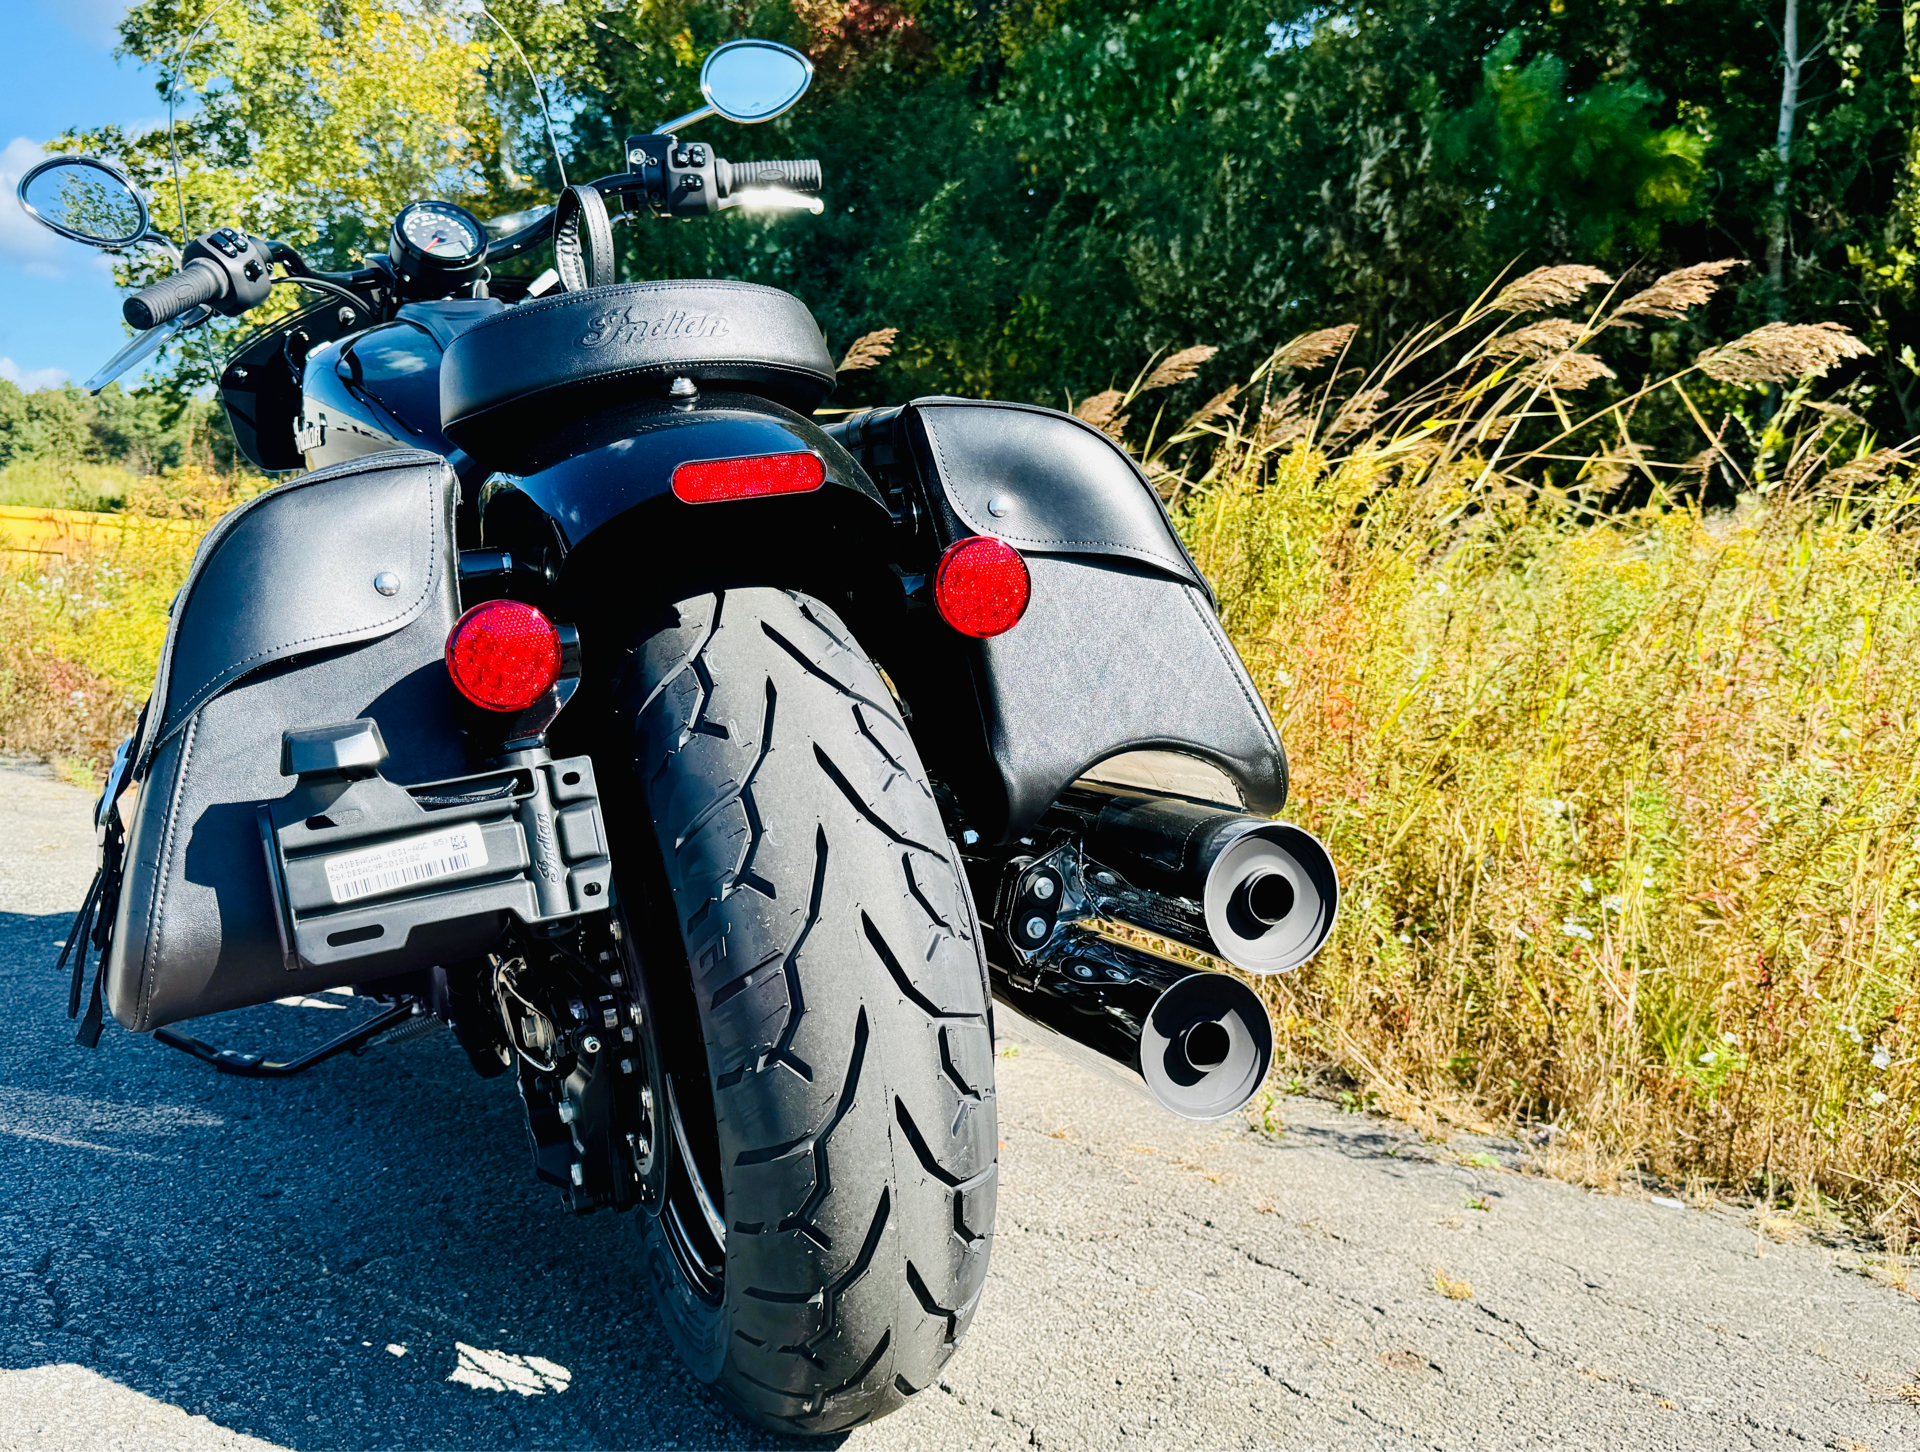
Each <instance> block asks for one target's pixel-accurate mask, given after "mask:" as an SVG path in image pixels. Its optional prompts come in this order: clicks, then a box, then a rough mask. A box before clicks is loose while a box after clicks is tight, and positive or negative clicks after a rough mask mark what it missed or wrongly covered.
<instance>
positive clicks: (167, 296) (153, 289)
mask: <svg viewBox="0 0 1920 1452" xmlns="http://www.w3.org/2000/svg"><path fill="white" fill-rule="evenodd" d="M226 295H227V279H226V274H224V273H223V272H221V271H220V269H219V268H217V267H215V266H214V265H213V264H212V263H211V262H208V261H207V260H206V259H205V258H203V257H197V258H195V259H194V260H193V261H192V262H189V263H188V264H187V265H186V266H185V267H183V268H181V269H180V270H179V271H178V272H176V273H174V274H173V276H171V277H163V278H161V279H160V280H159V281H158V282H153V283H148V284H147V286H145V287H143V288H141V289H140V291H138V292H136V293H135V294H134V295H133V296H132V297H130V298H128V299H127V300H126V302H125V304H123V305H122V307H121V309H120V315H121V316H122V317H124V318H125V319H126V320H127V321H128V322H129V323H132V324H133V326H134V327H136V328H139V329H141V330H142V331H143V332H144V331H145V330H146V329H148V328H157V327H159V326H160V325H161V324H162V323H170V322H172V321H173V320H174V319H175V318H177V317H179V316H180V314H182V313H184V312H186V311H187V310H188V309H190V308H197V307H199V306H200V304H202V303H210V302H218V301H219V300H220V299H221V298H223V297H225V296H226Z"/></svg>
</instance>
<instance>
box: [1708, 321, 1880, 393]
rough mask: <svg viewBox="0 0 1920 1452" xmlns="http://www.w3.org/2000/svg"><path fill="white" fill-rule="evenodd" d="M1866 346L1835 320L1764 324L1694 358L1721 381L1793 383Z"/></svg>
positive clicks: (1866, 349)
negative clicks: (1832, 321) (1827, 321)
mask: <svg viewBox="0 0 1920 1452" xmlns="http://www.w3.org/2000/svg"><path fill="white" fill-rule="evenodd" d="M1872 351H1873V350H1872V349H1871V348H1869V347H1868V346H1867V345H1866V344H1865V343H1863V342H1861V341H1860V340H1859V339H1858V338H1856V337H1854V336H1853V334H1852V333H1850V332H1848V331H1847V330H1846V329H1845V328H1843V327H1841V326H1840V324H1838V323H1767V324H1765V325H1764V326H1761V327H1758V328H1755V329H1754V330H1753V331H1752V332H1751V333H1748V334H1746V335H1745V336H1743V337H1739V338H1735V339H1734V340H1733V341H1732V342H1731V343H1727V344H1725V345H1723V346H1721V347H1718V348H1713V349H1709V350H1708V351H1707V352H1705V353H1702V354H1701V355H1700V357H1699V359H1698V360H1696V361H1697V363H1698V366H1699V369H1700V371H1701V372H1702V373H1704V374H1706V375H1707V377H1709V378H1713V379H1717V380H1718V381H1719V382H1721V383H1798V382H1799V381H1800V380H1801V379H1803V378H1818V377H1819V376H1820V375H1821V374H1823V373H1825V372H1826V371H1827V370H1828V369H1829V368H1831V367H1833V365H1834V364H1836V363H1839V362H1841V361H1843V360H1845V359H1848V358H1864V357H1865V356H1866V355H1867V354H1869V353H1871V352H1872Z"/></svg>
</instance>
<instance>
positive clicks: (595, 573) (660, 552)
mask: <svg viewBox="0 0 1920 1452" xmlns="http://www.w3.org/2000/svg"><path fill="white" fill-rule="evenodd" d="M798 452H806V453H812V454H814V455H816V456H817V457H818V458H819V459H820V461H821V464H822V466H823V469H824V474H825V478H824V481H823V482H822V484H821V485H820V487H819V488H818V489H815V490H812V491H809V492H807V493H802V494H793V495H783V496H777V497H772V498H753V499H742V500H735V501H729V502H724V503H710V504H688V503H685V502H683V501H682V500H680V499H678V498H676V497H675V495H674V493H673V487H672V481H673V474H674V470H675V469H676V468H678V467H679V466H680V465H681V464H684V463H691V462H696V461H699V460H705V459H730V458H747V457H754V456H759V455H766V454H787V453H798ZM519 462H520V464H521V466H522V467H521V469H520V471H519V472H515V473H508V472H498V473H495V474H493V475H492V476H491V477H490V478H489V479H488V480H487V481H486V483H485V485H484V486H482V489H481V491H480V532H481V539H482V542H483V545H484V547H485V548H486V549H487V550H490V551H492V550H504V551H507V552H509V553H511V554H512V555H513V556H514V557H515V560H516V561H517V562H518V563H519V565H520V566H521V573H522V576H523V577H531V578H537V579H544V581H545V582H546V585H547V591H546V597H545V598H544V599H539V600H536V601H535V603H537V604H540V605H541V606H542V608H548V607H549V606H550V607H551V609H552V610H557V611H560V612H562V615H561V616H557V617H556V618H566V619H571V620H575V621H577V622H579V625H580V629H581V632H582V641H583V645H584V646H585V647H586V649H587V652H588V656H589V665H588V668H589V671H590V672H591V671H592V670H593V668H594V667H593V665H592V657H593V656H594V655H596V654H597V653H598V652H597V651H596V649H595V647H596V645H598V644H599V643H600V642H602V641H612V640H617V641H621V642H623V641H624V640H625V639H626V638H627V635H628V634H630V631H631V627H632V623H633V617H634V616H635V615H636V613H637V612H640V611H643V610H645V609H646V608H649V607H651V606H652V605H654V604H657V603H659V602H662V601H665V600H671V599H676V598H679V597H681V596H683V595H685V594H687V593H690V592H697V591H699V590H705V589H711V588H715V587H723V586H725V585H727V584H729V583H740V584H760V585H766V584H774V585H784V586H789V587H792V588H797V589H805V590H807V591H809V592H810V593H813V594H816V595H819V596H820V597H821V598H823V599H826V600H828V601H829V602H831V603H833V604H834V605H835V607H836V608H837V609H843V610H846V609H847V608H848V599H849V593H850V592H858V593H860V594H861V595H862V596H863V598H864V597H866V596H868V595H872V594H874V593H875V592H876V587H877V591H878V593H879V594H881V595H885V594H886V593H887V592H888V588H889V587H888V582H889V581H893V583H892V585H891V594H892V596H893V600H892V608H893V610H894V612H895V613H896V614H897V613H898V612H899V610H900V609H901V608H902V603H901V602H902V600H903V596H902V592H901V590H900V588H899V586H898V584H897V578H896V577H895V576H893V575H892V574H891V572H889V571H887V569H886V567H885V561H886V560H887V559H888V557H889V555H890V554H891V553H895V552H897V551H896V550H895V549H894V545H893V542H892V539H891V536H892V535H893V534H894V532H895V513H894V511H893V509H892V508H890V507H889V504H888V502H887V500H886V499H885V498H884V497H883V496H882V494H881V492H880V490H879V489H878V488H876V487H875V485H874V483H873V481H872V480H871V479H869V478H868V477H867V475H866V473H865V471H863V470H862V469H861V467H860V466H859V464H858V463H857V462H856V461H855V460H854V458H853V456H852V455H851V454H849V453H848V452H847V450H846V449H845V448H844V447H842V446H841V444H840V443H839V442H838V441H837V440H836V439H834V438H831V437H830V436H829V435H828V434H827V433H826V432H825V431H823V430H822V429H821V428H820V427H819V426H818V425H817V424H815V423H814V422H813V421H812V420H810V419H806V418H802V417H801V416H800V415H799V414H796V413H794V412H792V411H791V410H789V409H786V408H783V407H781V406H780V405H779V404H776V403H771V402H768V401H767V400H765V399H761V398H756V397H753V396H751V395H748V394H739V393H718V392H703V393H702V394H700V395H699V396H698V397H697V398H696V399H695V400H693V401H691V402H688V403H681V404H674V403H667V402H663V401H659V400H653V399H649V400H641V401H636V402H634V403H631V404H627V405H624V406H622V407H619V408H615V409H609V410H606V411H604V412H602V413H599V414H596V415H594V416H592V417H590V418H589V419H587V420H584V421H582V422H581V423H579V424H577V425H575V426H573V427H571V428H569V429H567V430H564V431H561V432H559V433H556V434H555V435H554V436H553V438H552V441H551V444H550V445H547V446H544V447H543V446H541V445H538V444H536V445H535V446H534V447H533V448H532V449H529V450H528V452H527V454H526V455H525V456H524V457H523V458H522V459H521V460H520V461H519ZM873 608H876V609H883V610H884V608H885V603H884V602H882V601H875V602H874V603H873ZM850 613H855V614H857V613H859V611H858V610H857V609H855V610H852V611H851V612H850Z"/></svg>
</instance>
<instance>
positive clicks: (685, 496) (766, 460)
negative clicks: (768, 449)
mask: <svg viewBox="0 0 1920 1452" xmlns="http://www.w3.org/2000/svg"><path fill="white" fill-rule="evenodd" d="M826 479H827V468H826V465H824V464H823V463H821V462H820V456H819V455H818V454H761V455H759V456H757V457H755V458H751V459H700V460H696V461H694V462H691V463H686V464H682V465H681V466H680V467H679V468H677V469H675V470H674V471H673V493H674V497H675V498H676V499H679V500H681V501H683V502H685V503H687V504H718V503H720V502H721V501H722V500H727V499H760V498H763V497H765V496H766V495H769V494H805V493H807V492H808V491H809V490H813V489H818V488H819V487H820V486H821V485H822V484H824V483H825V482H826Z"/></svg>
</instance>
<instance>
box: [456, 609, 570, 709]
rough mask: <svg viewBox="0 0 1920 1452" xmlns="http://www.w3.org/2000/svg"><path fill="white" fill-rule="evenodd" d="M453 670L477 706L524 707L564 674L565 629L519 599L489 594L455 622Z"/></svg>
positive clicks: (461, 689) (465, 694)
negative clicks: (562, 634) (562, 638)
mask: <svg viewBox="0 0 1920 1452" xmlns="http://www.w3.org/2000/svg"><path fill="white" fill-rule="evenodd" d="M447 674H449V675H450V676H452V677H453V683H454V685H455V686H457V687H458V688H459V690H460V694H461V695H463V696H465V697H466V698H467V699H468V700H469V701H471V702H473V703H474V705H476V706H485V707H486V708H487V709H488V710H489V711H524V710H525V709H526V708H527V707H529V706H531V705H532V704H533V703H534V702H535V701H537V700H539V699H540V698H541V697H542V696H544V695H546V693H547V692H548V691H549V690H551V689H552V687H553V683H554V682H555V681H556V680H558V679H559V678H560V632H559V631H557V630H555V629H554V628H553V622H552V621H551V620H549V619H547V617H546V616H544V615H542V614H541V613H540V612H539V611H538V610H535V609H534V608H533V607H532V606H531V605H523V604H521V603H520V601H518V600H488V601H486V602H485V603H484V604H480V605H476V606H474V607H473V609H471V610H469V611H468V612H467V613H466V614H465V615H462V616H461V617H460V618H459V619H458V620H457V621H455V622H454V625H453V631H452V633H451V634H449V635H448V636H447Z"/></svg>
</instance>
